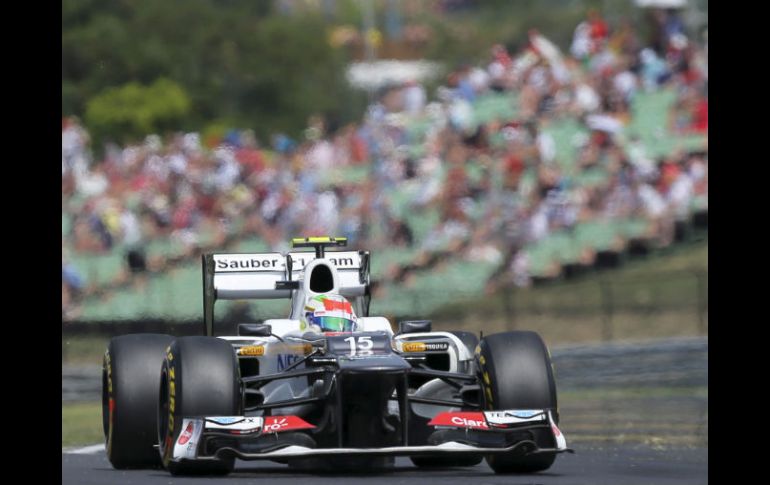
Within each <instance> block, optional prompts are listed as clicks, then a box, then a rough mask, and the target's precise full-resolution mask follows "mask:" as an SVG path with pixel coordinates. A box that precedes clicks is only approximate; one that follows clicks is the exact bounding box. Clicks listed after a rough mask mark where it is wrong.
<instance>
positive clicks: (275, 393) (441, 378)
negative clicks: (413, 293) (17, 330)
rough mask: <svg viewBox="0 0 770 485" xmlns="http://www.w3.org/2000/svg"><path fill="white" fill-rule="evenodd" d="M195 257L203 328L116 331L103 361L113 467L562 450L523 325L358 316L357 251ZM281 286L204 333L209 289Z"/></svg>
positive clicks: (375, 460) (502, 455)
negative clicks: (282, 301) (185, 333)
mask: <svg viewBox="0 0 770 485" xmlns="http://www.w3.org/2000/svg"><path fill="white" fill-rule="evenodd" d="M346 242H347V241H346V239H345V238H331V237H312V238H299V239H294V240H293V241H292V244H293V248H295V249H303V248H310V249H312V251H292V252H290V253H288V254H286V255H284V254H281V253H257V254H206V255H204V256H203V257H202V266H203V313H204V318H203V322H204V325H203V326H204V329H203V330H204V332H203V333H204V336H192V337H178V338H174V337H171V336H168V335H157V334H134V335H125V336H120V337H116V338H113V339H112V340H111V341H110V343H109V346H108V348H107V351H106V353H105V357H104V372H103V388H104V390H103V421H104V432H105V439H106V447H107V456H108V458H109V460H110V462H111V463H112V465H113V466H114V467H115V468H117V469H123V468H142V467H153V466H163V467H164V468H166V469H167V470H168V471H169V472H171V473H172V474H174V475H178V474H182V475H186V474H226V473H228V472H230V471H232V469H233V466H234V462H235V459H236V458H238V459H241V460H273V461H277V462H280V463H288V464H289V465H290V466H296V467H311V468H314V469H317V468H329V467H331V468H332V469H335V470H339V469H347V468H356V469H360V468H372V467H383V466H388V465H389V464H392V463H393V461H394V457H395V456H409V457H410V459H411V460H412V462H413V463H414V464H415V465H417V466H419V467H432V466H472V465H476V464H478V463H480V462H481V460H482V459H486V460H487V463H488V464H489V466H490V467H492V469H493V470H494V471H495V472H497V473H517V472H535V471H541V470H545V469H547V468H549V467H550V466H551V465H552V464H553V462H554V460H555V457H556V455H557V454H558V453H561V452H565V451H571V450H570V449H569V448H567V445H566V441H565V438H564V435H563V434H562V433H561V432H560V431H559V428H558V421H559V416H558V409H557V402H556V386H555V383H554V377H553V370H552V365H551V361H550V356H549V352H548V350H547V348H546V346H545V344H544V343H543V341H542V339H541V338H540V337H539V336H538V335H537V334H536V333H534V332H526V331H516V332H504V333H498V334H493V335H487V336H484V337H483V338H481V340H479V339H478V338H477V337H476V336H475V335H474V334H472V333H470V332H460V331H456V332H442V331H432V329H431V322H430V321H426V320H417V321H402V322H399V324H398V327H397V331H396V332H394V329H393V326H392V325H391V322H389V321H388V320H387V319H386V318H384V317H380V316H370V315H369V301H370V278H369V263H370V254H369V253H368V252H366V251H333V250H330V251H327V250H326V249H327V248H330V247H342V246H345V245H346ZM267 298H287V299H290V300H291V311H290V312H289V316H288V318H276V319H269V320H265V321H263V322H261V323H242V324H239V325H238V331H237V333H238V334H237V335H234V336H220V335H216V333H217V332H216V331H215V330H216V326H215V323H214V306H215V303H216V301H217V300H234V299H237V300H243V299H267Z"/></svg>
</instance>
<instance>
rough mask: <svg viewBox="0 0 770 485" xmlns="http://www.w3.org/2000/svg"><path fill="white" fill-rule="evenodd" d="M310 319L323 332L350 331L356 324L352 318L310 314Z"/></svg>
mask: <svg viewBox="0 0 770 485" xmlns="http://www.w3.org/2000/svg"><path fill="white" fill-rule="evenodd" d="M310 320H311V323H314V324H316V325H318V326H319V327H321V330H322V331H324V332H352V331H353V329H354V328H355V325H356V322H354V321H353V320H350V319H348V318H343V317H327V316H322V317H314V316H310Z"/></svg>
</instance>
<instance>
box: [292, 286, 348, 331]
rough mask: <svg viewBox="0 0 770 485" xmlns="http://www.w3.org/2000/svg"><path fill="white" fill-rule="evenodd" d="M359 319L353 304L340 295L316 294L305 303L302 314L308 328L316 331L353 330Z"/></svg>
mask: <svg viewBox="0 0 770 485" xmlns="http://www.w3.org/2000/svg"><path fill="white" fill-rule="evenodd" d="M357 321H358V318H357V317H356V314H355V313H354V312H353V306H352V305H351V304H350V302H349V301H347V300H346V299H345V298H344V297H342V296H340V295H318V296H314V297H313V298H311V299H309V300H308V301H307V303H305V309H304V312H303V316H302V322H303V323H304V324H305V325H307V326H308V327H309V328H308V330H312V331H316V332H353V331H355V330H356V327H357V326H358V323H357ZM303 327H304V325H303Z"/></svg>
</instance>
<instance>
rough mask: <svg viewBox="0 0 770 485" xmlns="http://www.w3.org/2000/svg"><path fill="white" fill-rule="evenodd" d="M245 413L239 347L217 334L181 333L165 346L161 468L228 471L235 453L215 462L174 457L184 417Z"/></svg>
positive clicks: (192, 472) (175, 472) (160, 419)
mask: <svg viewBox="0 0 770 485" xmlns="http://www.w3.org/2000/svg"><path fill="white" fill-rule="evenodd" d="M242 414H243V405H242V393H241V376H240V369H239V366H238V360H237V357H236V355H235V351H234V349H233V347H232V345H230V343H228V342H227V341H226V340H222V339H218V338H215V337H181V338H178V339H176V340H174V342H173V343H172V344H171V345H170V346H169V348H168V349H167V352H166V355H165V358H164V360H163V365H162V367H161V373H160V399H159V405H158V408H157V419H158V440H159V443H160V455H161V459H162V461H163V466H164V467H166V469H168V471H169V472H171V474H172V475H201V474H216V475H224V474H227V473H230V472H231V471H232V469H233V466H234V464H235V457H234V456H230V457H226V458H221V459H219V460H216V461H206V462H195V461H178V462H177V461H172V455H173V451H174V445H175V439H176V437H177V436H179V433H180V432H181V427H182V423H183V420H184V418H185V417H186V416H240V415H242Z"/></svg>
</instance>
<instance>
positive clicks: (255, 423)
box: [172, 410, 573, 461]
mask: <svg viewBox="0 0 770 485" xmlns="http://www.w3.org/2000/svg"><path fill="white" fill-rule="evenodd" d="M428 425H430V426H433V427H434V428H435V429H436V432H434V436H435V438H434V439H432V440H431V441H433V443H432V444H430V445H423V446H409V445H408V444H406V445H404V446H390V447H381V448H317V447H315V443H314V441H313V439H312V437H311V434H309V433H306V431H308V430H312V429H313V428H315V426H313V425H312V424H310V423H307V422H305V421H304V420H303V419H302V418H300V417H298V416H268V417H245V416H213V417H197V418H195V417H193V418H186V419H184V421H183V424H182V427H181V430H180V432H179V433H178V435H177V436H176V440H175V444H174V451H173V455H172V460H173V461H186V460H193V461H207V460H216V459H219V458H222V457H224V456H227V455H234V456H236V457H238V458H239V459H241V460H275V459H290V458H309V457H319V456H333V455H345V456H441V455H455V456H456V455H478V454H484V455H487V454H496V453H516V454H521V455H529V454H536V453H563V452H573V450H571V449H570V448H567V442H566V439H565V438H564V435H563V434H562V432H561V431H560V430H559V428H558V426H557V425H556V423H555V422H554V420H553V416H552V414H551V411H550V410H499V411H483V412H443V413H439V414H438V415H436V416H435V417H434V418H433V420H431V421H430V422H429V423H428ZM537 428H541V429H542V428H547V429H550V430H551V432H552V433H553V436H554V442H555V443H556V446H555V447H554V448H540V447H538V445H537V444H536V443H535V442H534V441H532V440H531V439H527V438H523V437H522V436H523V435H526V434H527V433H526V432H527V431H530V430H533V429H537Z"/></svg>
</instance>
